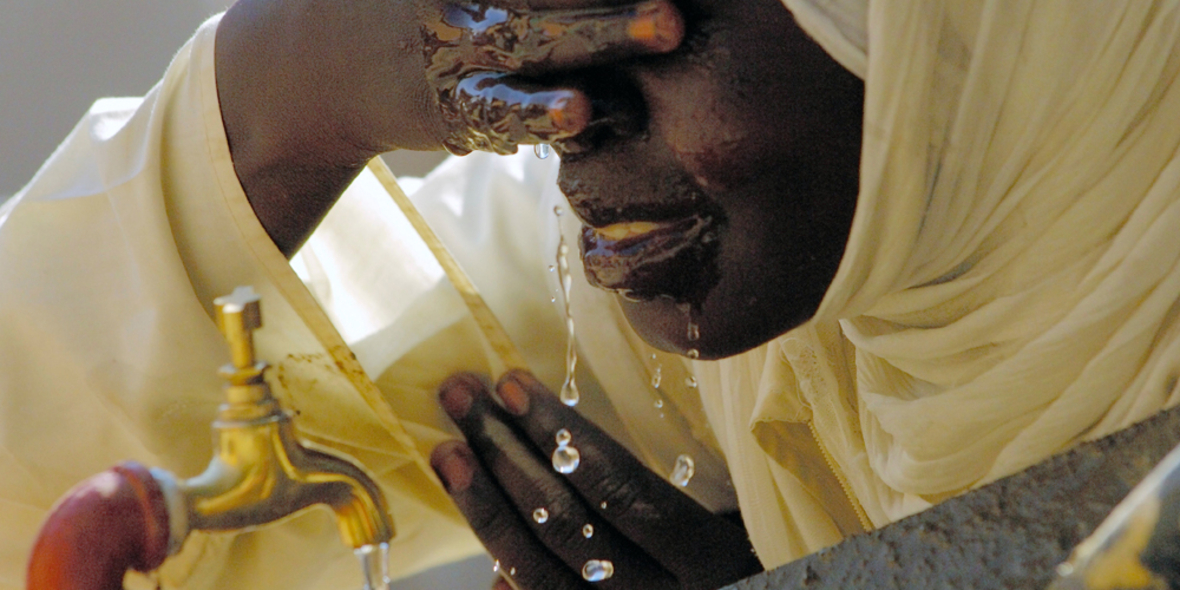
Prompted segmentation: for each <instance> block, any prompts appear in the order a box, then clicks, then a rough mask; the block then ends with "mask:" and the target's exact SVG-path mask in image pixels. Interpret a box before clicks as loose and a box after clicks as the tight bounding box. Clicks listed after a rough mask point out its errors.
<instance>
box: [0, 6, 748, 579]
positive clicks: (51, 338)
mask: <svg viewBox="0 0 1180 590" xmlns="http://www.w3.org/2000/svg"><path fill="white" fill-rule="evenodd" d="M217 22H218V19H217V18H214V19H212V20H211V21H209V22H208V23H206V24H205V25H204V26H203V27H202V28H201V30H199V31H198V32H197V34H196V36H195V37H194V39H193V40H192V41H191V42H190V43H189V44H188V45H187V46H186V47H184V48H183V49H182V50H181V51H180V52H179V53H178V55H177V56H176V58H175V60H174V62H173V64H172V65H171V66H170V68H169V70H168V72H167V74H166V75H165V77H164V79H163V81H162V82H161V83H160V85H158V86H157V87H156V88H155V89H153V90H152V92H151V93H150V94H149V95H148V96H146V97H145V98H143V99H108V100H103V101H100V102H98V103H96V105H95V106H94V107H93V108H92V109H91V112H90V113H88V114H87V115H86V117H85V118H84V119H83V120H82V121H81V122H80V123H79V125H78V126H77V128H76V129H75V130H74V132H73V133H72V134H71V135H70V137H68V138H67V139H66V141H65V142H64V143H63V144H62V146H61V147H60V148H59V150H58V151H57V153H55V154H54V156H53V157H52V158H51V159H50V161H49V162H48V163H47V164H46V166H45V167H44V168H43V169H42V170H41V171H40V172H39V173H38V175H37V176H36V177H35V178H34V179H33V181H32V182H31V183H30V184H29V185H28V187H26V188H25V189H24V190H22V191H21V192H20V193H18V195H16V196H15V197H14V198H13V199H12V200H11V201H9V202H8V203H6V204H5V205H4V206H3V208H2V209H0V400H2V401H0V403H3V404H4V409H3V410H2V411H0V473H3V474H4V476H3V477H0V523H2V524H3V526H0V588H3V589H16V588H23V585H24V584H23V579H24V567H25V563H26V562H27V558H28V551H29V548H30V545H31V542H32V539H33V537H34V535H35V533H36V530H37V528H38V526H39V525H40V521H41V520H42V519H43V518H44V516H45V515H46V513H47V511H48V509H49V508H50V506H51V504H52V503H53V501H54V500H55V499H56V498H58V497H59V496H61V495H62V494H63V493H64V492H65V491H66V490H67V489H68V488H69V487H70V486H72V485H74V484H75V483H77V482H78V481H80V480H82V479H84V478H86V477H88V476H90V475H92V474H93V473H95V472H98V471H100V470H102V469H105V468H107V467H109V466H110V465H112V464H114V463H117V462H119V461H123V460H126V459H134V460H137V461H140V462H143V463H145V464H148V465H153V466H161V467H164V468H166V469H169V470H171V471H173V472H174V473H176V474H177V475H178V476H180V477H191V476H193V475H196V474H197V473H199V472H200V471H201V470H202V469H203V468H204V466H205V464H206V462H207V461H208V458H209V456H210V452H211V449H210V440H211V437H210V431H209V428H210V421H211V420H212V418H213V416H214V414H215V411H216V407H217V405H218V404H219V403H220V402H221V401H222V398H223V394H222V392H221V383H220V382H219V379H218V378H217V377H216V368H217V367H218V366H220V365H221V364H223V363H225V362H226V361H227V360H228V354H227V352H226V350H225V345H224V343H223V341H222V339H221V337H220V335H219V334H218V332H217V330H216V328H215V327H214V324H213V322H212V320H211V319H210V312H211V302H212V299H213V298H214V297H216V296H218V295H221V294H225V293H228V292H230V291H232V289H233V288H234V287H236V286H238V285H245V284H248V285H252V286H254V288H255V289H256V290H257V291H258V292H259V293H260V294H261V295H262V297H263V314H264V323H265V326H264V328H263V329H262V330H261V331H259V332H258V334H257V338H256V342H257V345H258V349H259V354H260V356H261V357H263V358H266V359H268V360H270V361H271V362H272V363H273V364H274V365H275V367H274V369H273V370H272V372H271V373H270V381H271V383H272V386H273V387H274V390H275V392H276V394H277V395H278V396H279V397H280V398H281V399H282V401H283V402H284V403H285V404H286V405H287V406H288V407H290V408H292V409H294V410H296V411H298V412H299V417H298V419H297V425H298V427H299V428H300V430H301V431H302V433H304V434H305V435H306V436H308V437H309V438H310V439H312V440H314V441H316V442H319V443H322V444H326V445H328V446H331V447H334V448H337V449H340V450H343V451H344V452H347V453H349V454H351V455H352V456H354V457H356V458H357V459H359V460H361V461H362V462H363V463H364V464H365V465H366V466H367V467H368V468H369V469H370V470H371V471H372V472H374V474H375V475H376V476H377V479H378V481H379V483H380V484H381V486H382V488H383V489H384V490H385V492H386V493H387V495H388V497H389V500H390V505H391V508H392V512H393V517H394V520H395V523H396V526H397V529H398V536H397V538H396V539H395V541H394V543H393V547H392V551H391V553H392V564H391V567H392V571H393V572H394V574H395V575H397V576H403V575H408V574H411V573H414V572H416V571H419V570H422V569H424V568H427V567H430V566H432V565H436V564H440V563H446V562H449V561H452V560H455V559H458V558H460V557H463V556H466V555H470V554H472V553H475V552H478V551H480V550H481V549H480V548H479V546H478V543H477V542H476V541H475V539H474V537H473V535H471V534H470V532H469V531H468V530H467V528H466V526H465V524H464V523H463V521H462V518H461V517H460V516H459V515H458V514H457V512H456V511H455V509H454V508H453V506H452V505H451V504H450V502H449V500H448V499H447V497H446V495H445V493H444V492H443V490H442V489H441V487H440V486H439V485H438V484H437V482H436V481H435V478H434V476H433V474H432V473H431V471H430V469H429V467H428V466H427V465H426V463H425V457H426V456H427V454H428V453H429V451H430V449H431V448H432V447H433V446H434V445H435V444H437V443H438V442H439V441H441V440H443V439H445V438H449V437H452V436H454V433H453V432H452V431H450V427H449V426H447V424H448V421H447V420H446V419H445V417H444V415H443V413H442V412H441V410H440V409H439V407H438V404H437V402H436V401H435V394H434V391H435V387H436V386H437V384H438V383H439V382H440V381H441V380H442V379H443V378H445V377H446V376H447V375H449V374H451V373H453V372H455V371H459V370H469V371H481V372H487V371H488V370H489V368H490V367H491V362H490V360H489V359H490V357H489V351H487V350H486V349H485V346H484V344H483V342H482V340H481V338H480V336H479V333H478V331H477V330H476V329H475V325H474V323H473V322H472V321H471V319H470V317H469V316H468V314H467V312H466V310H465V308H464V307H463V303H462V301H461V299H460V298H459V297H458V295H457V294H456V293H455V292H454V290H453V289H452V288H451V286H450V285H449V283H447V282H446V280H445V279H444V278H443V276H442V273H441V270H440V269H439V268H438V267H437V265H436V263H435V262H434V261H433V259H432V258H431V256H430V254H429V252H428V251H427V249H426V248H425V246H424V245H423V244H422V243H421V242H420V241H419V240H418V239H417V237H416V236H415V234H414V233H413V231H411V229H410V228H409V226H408V224H407V223H406V221H405V219H404V217H402V215H401V214H400V213H399V212H398V210H397V209H396V207H395V206H394V204H393V203H392V202H391V201H390V200H389V196H388V195H387V194H385V192H384V191H383V190H382V189H381V187H380V186H379V185H378V183H377V182H376V180H375V179H374V178H373V177H372V176H371V175H368V174H364V175H362V176H361V177H360V178H359V179H358V180H357V181H356V182H355V183H353V185H352V186H351V187H350V188H349V190H348V191H347V192H346V193H345V195H344V196H343V197H342V198H341V200H340V202H339V203H338V204H337V206H336V207H334V208H333V210H332V211H331V212H330V213H329V215H328V217H327V219H326V220H325V222H324V223H323V224H322V226H321V227H320V228H319V229H318V230H317V232H316V233H315V234H314V235H313V236H312V238H311V239H310V240H309V242H308V244H307V245H306V246H305V247H304V249H303V250H302V251H301V252H300V253H299V254H298V255H297V256H296V258H295V259H294V260H293V261H292V262H291V263H290V264H288V262H287V261H286V260H284V259H283V257H282V256H281V254H280V253H279V252H278V251H277V250H276V249H275V248H274V246H273V244H272V243H271V241H270V239H269V238H268V237H267V236H266V234H265V232H264V230H263V229H262V228H261V226H260V225H259V224H258V222H257V220H256V218H255V217H254V215H253V212H252V210H251V209H250V205H249V203H248V202H247V201H246V199H245V195H244V194H243V193H242V190H241V187H240V186H239V185H238V182H237V179H236V176H235V175H234V171H233V167H232V162H231V160H230V155H229V152H228V148H227V146H226V142H225V137H224V132H223V129H222V123H221V119H220V112H219V107H218V103H217V94H216V85H215V79H214V71H213V52H214V32H215V28H216V25H217ZM556 166H557V162H556V158H553V159H550V160H547V161H541V160H538V159H536V158H535V157H534V156H533V155H532V154H531V153H529V154H521V155H519V156H516V157H512V158H500V157H496V156H491V155H488V154H473V155H472V156H469V157H467V158H462V159H454V160H451V161H449V162H448V163H446V164H445V165H444V166H442V167H441V168H440V169H439V170H438V171H436V172H435V173H434V174H432V175H431V176H430V177H428V178H426V179H423V180H422V181H416V182H414V183H413V188H415V189H416V190H415V192H414V195H412V196H413V198H415V199H417V200H418V202H419V206H420V209H421V211H422V213H423V214H424V215H425V216H426V218H427V219H428V220H429V221H430V222H431V223H432V225H433V226H434V227H435V229H436V231H438V233H439V235H440V237H441V238H442V239H443V240H444V241H445V242H447V244H448V246H449V247H450V249H451V250H452V252H453V253H454V254H455V255H456V257H457V258H458V259H459V261H460V263H462V264H463V265H464V267H465V268H466V269H467V270H468V272H469V274H470V275H471V276H472V279H473V280H474V282H475V284H476V285H477V286H478V287H479V288H480V290H481V292H482V293H483V295H484V296H485V298H486V299H487V301H488V304H489V305H490V307H491V308H492V309H493V311H494V312H495V313H496V314H497V315H498V317H500V318H501V320H502V321H503V322H504V324H505V326H506V328H507V329H508V331H509V333H510V335H511V336H512V338H513V340H514V341H515V342H516V344H517V345H518V346H519V347H520V349H521V351H522V353H523V354H524V356H525V357H526V359H527V360H528V361H529V364H530V367H531V368H532V369H533V370H534V371H535V372H536V373H537V374H538V375H539V376H540V377H541V378H542V379H543V380H545V381H546V382H547V383H549V384H550V385H551V386H552V385H558V384H560V382H561V380H562V378H563V376H564V369H563V358H564V352H565V331H564V323H563V321H562V319H561V316H560V315H559V313H558V309H559V307H558V305H559V304H560V303H559V302H554V301H551V300H550V299H551V297H554V296H556V295H557V283H556V277H555V275H554V274H553V273H551V272H549V271H548V270H547V267H548V266H550V265H552V264H553V263H554V259H553V254H552V253H554V252H556V236H557V235H558V231H557V224H556V222H555V221H554V219H555V218H554V214H553V208H554V207H555V206H556V204H557V203H558V202H559V201H560V194H559V192H558V191H557V190H556V183H555V179H556ZM568 217H569V216H567V218H568ZM579 272H580V271H579ZM578 282H579V283H580V282H581V281H578ZM579 289H581V287H579ZM579 292H580V291H579ZM598 295H599V296H600V297H601V294H598ZM579 296H580V295H579ZM599 303H600V304H601V303H602V301H601V300H600V301H599ZM607 304H609V301H607ZM584 309H585V310H586V311H587V312H590V311H591V310H592V307H590V306H586V307H585V308H584ZM594 313H602V312H601V310H600V311H598V312H594ZM587 326H593V327H594V328H595V329H596V331H597V332H599V333H602V334H603V335H602V336H600V337H601V338H606V339H607V340H605V342H616V341H624V342H625V340H623V339H624V336H622V335H621V334H620V333H619V332H618V330H619V327H620V324H618V323H617V322H616V321H614V320H611V321H607V322H604V323H601V324H600V325H598V326H594V323H593V322H591V321H589V319H588V320H587V321H586V323H585V324H584V325H583V328H584V329H586V330H587V331H589V329H588V328H587ZM612 334H613V335H612ZM612 339H613V340H612ZM354 354H355V357H354V356H353V355H354ZM606 362H607V361H603V360H602V359H601V355H589V357H587V358H586V359H585V361H584V362H583V363H582V364H581V370H580V371H579V374H578V377H579V380H580V384H581V386H582V389H583V395H584V402H583V404H582V406H581V409H582V410H583V411H584V412H585V413H586V414H587V415H589V416H591V417H592V418H594V419H596V420H597V421H599V422H600V423H601V424H603V425H604V426H606V427H607V428H608V430H610V431H612V432H613V433H614V434H616V435H617V436H618V437H619V438H621V439H622V440H624V441H626V442H627V443H628V444H629V445H631V447H632V448H633V449H634V450H635V451H636V453H637V454H639V455H640V456H641V457H644V458H646V459H648V460H649V461H650V462H651V464H652V466H653V468H655V469H656V470H657V471H661V472H664V473H667V472H668V471H669V470H670V469H671V467H672V465H673V463H674V461H675V452H674V451H675V450H678V449H679V450H684V449H687V450H689V451H691V452H693V453H694V455H695V457H696V459H697V462H698V465H699V470H700V473H699V474H698V476H697V477H696V478H695V479H694V481H693V483H692V485H690V487H689V490H688V491H690V492H692V493H694V494H696V495H697V496H698V497H700V498H702V500H704V501H705V502H706V503H708V504H709V505H710V506H712V507H714V508H719V509H722V508H732V507H733V506H734V505H735V503H736V501H735V500H734V499H733V497H732V491H730V490H729V489H728V488H727V487H726V485H725V481H726V478H727V474H726V472H725V469H724V463H723V462H722V460H721V459H720V458H719V454H718V452H717V451H716V450H714V449H713V448H712V447H710V446H709V444H710V443H711V438H710V437H709V436H708V433H707V429H703V428H702V427H701V425H702V424H704V418H703V417H702V416H701V414H700V409H699V404H695V405H694V404H693V403H692V400H691V394H693V393H695V391H692V390H691V388H688V387H686V386H684V385H683V384H681V385H680V386H679V387H674V386H670V385H668V384H665V386H664V388H663V389H666V390H676V391H679V392H680V395H681V397H687V398H688V401H687V402H685V403H684V404H683V405H684V406H685V410H686V412H687V414H688V415H689V417H687V418H686V417H683V416H682V415H681V413H680V412H675V413H674V412H673V407H671V406H670V407H669V408H668V410H667V411H666V414H667V416H666V417H655V416H652V417H650V418H651V419H650V420H646V421H644V422H641V423H634V421H632V424H633V425H638V426H639V428H638V429H637V431H636V432H628V431H627V427H626V426H625V425H623V424H622V423H621V422H620V421H619V420H618V419H617V417H616V416H615V414H614V411H613V409H612V407H611V405H610V402H609V401H607V399H606V397H605V395H604V394H603V392H602V389H603V388H602V387H601V386H600V385H599V384H598V382H597V380H596V378H595V374H594V372H593V370H591V366H593V365H594V364H596V363H597V364H598V365H599V366H600V367H610V365H609V364H604V363H606ZM673 362H675V361H673ZM645 370H646V368H645V366H644V365H643V363H633V365H632V366H630V367H628V368H620V369H617V370H615V369H612V370H611V374H610V379H611V383H612V385H613V386H615V387H616V388H619V387H629V388H630V389H628V390H627V391H626V395H625V396H624V397H630V396H635V395H640V396H647V397H646V398H641V399H647V400H648V401H646V402H644V403H645V405H647V406H648V407H654V406H653V405H652V404H653V402H654V400H655V399H657V397H656V396H657V392H656V391H655V390H654V388H652V387H651V386H650V383H649V377H648V376H647V374H646V372H645ZM694 411H695V414H692V412H694ZM698 439H699V440H700V441H703V442H697V441H698ZM677 441H684V444H678V443H677ZM698 490H700V493H697V491H698ZM159 581H160V583H161V584H162V585H163V586H164V587H165V588H179V587H184V588H189V589H200V588H228V587H252V588H284V589H288V590H289V589H321V588H323V589H326V588H355V587H359V585H360V579H359V568H358V567H357V566H356V564H355V561H354V558H353V556H352V555H350V554H349V552H348V551H347V550H346V549H345V548H344V547H343V546H342V545H341V544H340V542H339V539H338V534H337V532H336V530H335V526H334V524H333V523H332V521H331V519H330V517H329V516H328V513H326V512H324V511H319V512H313V513H309V514H306V515H303V516H300V517H298V518H295V519H293V520H290V521H286V522H284V523H282V524H279V525H277V526H273V527H268V528H265V529H263V530H260V531H257V532H252V533H246V534H216V535H206V534H200V533H195V534H194V535H193V537H192V538H190V540H189V542H188V543H187V544H186V546H185V549H184V550H183V551H182V552H181V554H180V555H178V556H176V557H173V558H170V559H169V561H168V562H167V563H166V564H165V566H164V568H163V569H162V571H161V572H160V575H159ZM136 583H144V581H143V580H137V581H136ZM147 583H149V584H150V582H147Z"/></svg>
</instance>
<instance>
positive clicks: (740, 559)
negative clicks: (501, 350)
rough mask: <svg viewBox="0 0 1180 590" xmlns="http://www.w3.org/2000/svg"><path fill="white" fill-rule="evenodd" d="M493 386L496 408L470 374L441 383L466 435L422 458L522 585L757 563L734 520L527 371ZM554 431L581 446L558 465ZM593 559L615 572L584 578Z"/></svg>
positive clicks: (712, 576)
mask: <svg viewBox="0 0 1180 590" xmlns="http://www.w3.org/2000/svg"><path fill="white" fill-rule="evenodd" d="M496 391H497V394H498V395H499V397H500V399H501V400H502V401H503V407H501V406H500V405H498V404H497V403H496V402H495V401H494V400H493V399H492V396H491V394H490V393H489V392H488V390H487V387H486V386H485V385H484V383H483V381H481V380H480V379H479V378H478V377H475V376H473V375H466V374H460V375H456V376H453V377H451V378H450V379H448V380H447V381H446V382H445V383H443V385H442V387H441V388H440V400H441V402H442V405H443V407H444V408H445V409H446V411H447V413H448V414H449V415H450V416H451V418H452V419H453V420H454V421H455V423H456V424H458V426H459V428H460V429H461V430H462V431H463V434H464V435H465V436H466V437H467V441H468V444H469V445H470V446H468V445H467V444H463V443H461V442H450V443H444V444H442V445H439V446H438V447H437V448H436V449H435V450H434V453H433V454H432V456H431V465H432V466H433V467H434V469H435V471H436V472H437V473H438V474H439V477H440V478H441V479H442V481H443V483H444V485H446V487H447V491H448V493H450V495H451V497H452V498H453V499H454V501H455V503H456V504H457V505H458V506H459V509H460V510H461V511H462V512H463V515H464V516H465V517H466V518H467V521H468V522H469V523H470V524H471V527H472V529H473V530H474V531H475V534H476V535H477V536H478V537H479V539H480V540H481V541H482V542H483V544H484V546H485V547H487V549H488V551H489V552H490V553H491V554H492V555H493V556H494V557H495V558H496V559H497V560H498V561H499V563H500V567H501V571H502V572H505V573H508V574H510V575H511V577H512V578H513V579H514V580H515V582H516V583H517V584H518V585H519V586H520V587H521V588H523V589H525V590H561V589H572V588H589V587H601V588H638V589H645V590H647V589H652V590H656V589H672V588H686V589H710V588H717V587H720V586H723V585H725V584H728V583H731V582H734V581H736V580H738V579H740V578H743V577H746V576H749V575H751V574H754V573H757V572H759V571H761V570H762V567H761V565H760V564H759V563H758V560H757V558H756V557H755V556H754V554H753V552H752V551H751V548H750V543H749V540H748V538H747V536H746V533H745V530H744V529H742V527H740V526H738V525H736V524H734V523H732V522H730V521H729V520H727V519H725V518H723V517H720V516H717V515H714V514H712V513H710V512H709V511H708V510H706V509H705V508H703V507H702V506H700V505H699V504H697V503H696V502H694V501H693V500H692V499H690V498H689V497H688V496H686V495H684V494H683V493H681V492H680V491H679V490H678V489H676V488H675V487H674V486H673V485H671V484H670V483H668V482H666V481H664V480H663V478H661V477H660V476H658V475H656V474H655V473H653V472H651V471H650V470H648V469H647V468H646V467H644V466H643V465H642V464H641V463H640V462H639V461H638V460H637V459H635V457H633V456H632V455H631V454H630V453H628V452H627V451H626V450H625V449H623V447H622V446H620V445H619V444H618V443H617V442H615V441H614V440H612V439H611V438H610V437H608V436H607V435H606V434H605V433H604V432H602V431H601V430H599V429H598V428H597V427H596V426H594V425H593V424H591V423H590V422H588V421H587V420H585V419H584V418H582V417H581V416H580V415H579V414H578V413H576V412H575V411H573V410H572V409H570V408H568V407H566V406H565V405H563V404H562V403H561V402H560V401H559V400H558V399H557V398H556V397H555V396H553V394H552V393H550V392H549V391H548V390H547V389H546V388H545V387H544V386H543V385H542V384H541V383H540V382H538V381H537V380H536V379H535V378H533V377H532V376H531V375H530V374H528V373H526V372H523V371H514V372H510V373H508V374H506V375H505V376H504V377H503V378H502V379H501V380H500V383H499V384H498V385H497V388H496ZM563 430H565V431H568V433H569V443H568V447H569V448H573V449H577V451H578V453H579V455H580V462H579V464H578V466H577V468H576V469H574V470H573V471H572V472H570V473H568V474H565V475H562V474H559V473H557V471H555V469H554V467H553V463H552V460H551V457H552V454H553V452H554V451H555V450H556V449H557V448H558V443H557V440H558V433H559V432H560V431H563ZM541 509H543V510H544V511H545V512H544V513H540V512H538V511H539V510H541ZM591 560H598V561H599V562H610V563H611V564H612V565H613V575H611V576H610V577H608V578H606V579H603V580H601V581H598V582H597V583H595V584H593V585H591V584H589V583H588V582H587V581H584V575H583V568H584V567H586V564H587V563H589V562H590V561H591Z"/></svg>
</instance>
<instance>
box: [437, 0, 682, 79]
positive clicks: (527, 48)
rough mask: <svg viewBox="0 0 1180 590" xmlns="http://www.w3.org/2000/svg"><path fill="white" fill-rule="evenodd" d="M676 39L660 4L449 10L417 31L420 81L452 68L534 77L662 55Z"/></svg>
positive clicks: (665, 5)
mask: <svg viewBox="0 0 1180 590" xmlns="http://www.w3.org/2000/svg"><path fill="white" fill-rule="evenodd" d="M683 37H684V20H683V18H682V17H681V15H680V13H679V11H677V10H676V9H675V7H673V6H672V4H671V3H670V2H669V1H668V0H648V1H646V2H640V3H636V4H629V5H625V6H615V7H593V8H551V9H532V10H530V9H524V8H503V7H485V6H478V5H475V4H451V5H449V6H447V7H446V8H445V9H444V11H443V14H442V20H441V22H437V23H429V24H428V25H427V27H426V31H425V41H426V53H427V58H428V62H429V67H428V76H432V77H436V78H445V77H447V76H448V75H455V74H459V75H461V74H462V73H460V72H454V71H453V68H454V67H455V64H458V63H463V64H469V65H470V66H472V67H474V68H475V69H483V70H491V71H499V72H515V73H519V74H524V75H536V74H540V73H545V72H550V71H554V70H565V69H573V68H580V67H586V66H590V65H596V64H602V63H608V62H610V61H614V60H617V59H619V58H621V57H626V56H633V55H644V54H651V53H664V52H667V51H671V50H672V49H675V48H676V46H677V45H679V44H680V41H681V39H683Z"/></svg>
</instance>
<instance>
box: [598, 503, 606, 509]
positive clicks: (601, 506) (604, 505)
mask: <svg viewBox="0 0 1180 590" xmlns="http://www.w3.org/2000/svg"><path fill="white" fill-rule="evenodd" d="M598 507H599V508H601V509H603V510H606V502H603V503H602V504H599V505H598Z"/></svg>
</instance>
